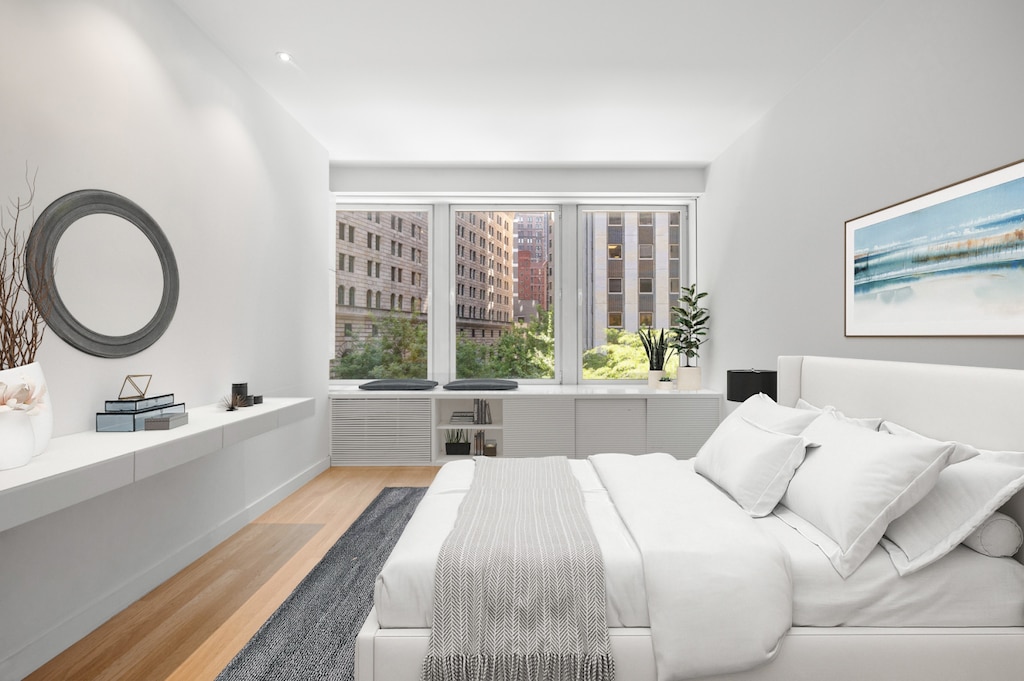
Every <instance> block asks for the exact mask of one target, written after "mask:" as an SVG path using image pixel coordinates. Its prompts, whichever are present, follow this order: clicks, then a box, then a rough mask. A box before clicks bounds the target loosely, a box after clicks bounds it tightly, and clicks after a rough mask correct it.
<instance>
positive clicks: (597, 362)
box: [580, 207, 688, 380]
mask: <svg viewBox="0 0 1024 681" xmlns="http://www.w3.org/2000/svg"><path fill="white" fill-rule="evenodd" d="M580 217H581V228H582V230H581V233H582V234H583V235H584V238H585V246H584V249H583V251H584V261H585V267H584V270H585V271H584V277H583V288H584V291H585V292H586V293H585V296H584V310H583V322H582V324H583V328H582V330H581V332H582V333H581V336H582V339H583V343H582V346H583V347H582V351H583V355H582V357H581V362H582V370H581V378H583V379H584V380H593V379H641V378H644V377H645V376H646V375H647V366H648V365H647V356H646V355H645V354H644V349H643V345H642V344H641V342H640V338H639V336H637V331H638V330H639V329H641V328H645V327H652V328H654V329H665V330H666V332H667V330H668V327H669V326H671V324H672V321H671V307H672V306H673V305H675V304H676V303H677V301H678V298H679V282H680V281H681V280H684V279H685V278H686V277H685V273H686V262H685V261H684V260H683V259H682V257H681V256H682V254H683V253H684V252H685V244H686V233H687V232H686V226H687V219H688V210H687V208H685V207H682V208H672V209H663V210H643V211H638V210H621V211H620V210H596V209H588V208H583V209H582V210H581V211H580ZM669 365H670V366H669V367H667V368H668V369H669V374H670V375H674V373H675V366H676V362H674V361H673V362H670V363H669Z"/></svg>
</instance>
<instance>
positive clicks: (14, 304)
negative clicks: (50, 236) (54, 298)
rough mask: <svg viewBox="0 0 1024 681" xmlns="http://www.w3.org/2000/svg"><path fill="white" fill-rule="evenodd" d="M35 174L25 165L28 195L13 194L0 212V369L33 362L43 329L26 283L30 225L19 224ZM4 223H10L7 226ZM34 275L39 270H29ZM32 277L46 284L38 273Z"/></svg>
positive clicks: (39, 311) (26, 209)
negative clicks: (26, 255) (26, 226)
mask: <svg viewBox="0 0 1024 681" xmlns="http://www.w3.org/2000/svg"><path fill="white" fill-rule="evenodd" d="M37 174H38V171H37V172H36V173H33V174H32V175H31V176H30V175H29V172H28V167H27V166H26V168H25V184H26V185H27V187H28V197H27V198H24V199H23V198H22V197H21V196H15V197H14V198H12V199H9V200H8V205H7V206H6V207H5V209H4V210H3V211H0V369H10V368H12V367H16V366H22V365H24V364H30V363H31V362H34V361H35V357H36V353H37V352H38V351H39V346H40V344H41V343H42V341H43V333H44V332H45V330H46V322H45V319H44V316H43V312H44V311H43V310H42V309H41V308H40V306H39V304H38V303H37V302H36V300H35V298H34V297H33V296H32V292H31V290H30V289H29V284H28V270H29V267H31V264H30V263H29V262H28V261H27V260H26V258H25V251H26V246H27V243H28V233H29V231H30V230H31V225H30V226H29V228H28V229H24V228H23V226H22V225H21V224H20V223H21V222H22V221H23V218H24V217H25V216H26V214H29V211H30V209H31V207H32V202H33V201H34V200H35V195H36V175H37ZM5 217H6V219H5ZM29 217H31V215H29ZM7 223H10V225H11V226H10V227H7ZM36 274H42V273H41V272H38V273H37V272H33V275H36ZM33 278H34V279H35V280H36V281H38V282H40V283H42V284H43V285H44V286H45V285H46V282H44V280H43V278H42V277H41V276H39V277H35V276H34V277H33Z"/></svg>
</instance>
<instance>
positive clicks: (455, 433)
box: [444, 428, 469, 444]
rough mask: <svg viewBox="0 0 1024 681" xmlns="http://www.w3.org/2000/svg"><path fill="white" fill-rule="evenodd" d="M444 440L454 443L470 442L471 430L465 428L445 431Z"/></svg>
mask: <svg viewBox="0 0 1024 681" xmlns="http://www.w3.org/2000/svg"><path fill="white" fill-rule="evenodd" d="M444 441H445V442H448V443H452V444H457V443H460V442H469V431H468V430H466V429H464V428H456V429H454V430H446V431H444Z"/></svg>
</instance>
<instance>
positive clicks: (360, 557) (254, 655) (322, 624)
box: [217, 487, 426, 681]
mask: <svg viewBox="0 0 1024 681" xmlns="http://www.w3.org/2000/svg"><path fill="white" fill-rule="evenodd" d="M424 492H426V488H425V487H385V488H384V490H383V491H382V492H381V493H380V494H379V495H378V496H377V498H376V499H374V500H373V501H372V502H370V505H369V506H367V507H366V510H365V511H363V513H362V515H360V516H359V517H358V518H357V519H356V521H355V522H354V523H352V526H351V527H350V528H349V529H348V531H346V532H345V534H343V535H342V536H341V538H340V539H338V541H337V543H336V544H335V545H334V546H332V547H331V549H330V550H329V551H328V552H327V555H325V556H324V557H323V559H322V560H321V561H320V562H319V563H318V564H317V565H316V567H314V568H313V569H312V570H311V571H310V573H309V574H308V575H306V576H305V578H303V580H302V582H300V583H299V585H298V586H297V587H295V591H293V592H292V593H291V595H290V596H288V598H287V599H286V600H285V602H284V603H282V604H281V607H280V608H278V609H277V611H276V612H275V613H274V614H273V615H271V616H270V619H268V620H267V621H266V622H265V623H264V624H263V626H262V627H260V630H259V631H257V632H256V634H255V635H254V636H253V637H252V639H250V640H249V642H248V643H246V644H245V647H244V648H242V650H241V651H240V652H239V653H238V655H236V656H235V659H234V660H232V661H231V663H230V664H228V666H227V667H225V668H224V671H222V672H221V673H220V674H219V675H218V676H217V681H287V680H292V681H321V680H323V681H352V679H353V677H354V675H355V642H356V634H357V633H359V629H360V628H361V627H362V626H363V622H364V621H365V620H366V616H367V615H368V614H369V612H370V608H371V607H372V606H373V584H374V581H375V580H376V578H377V574H378V573H379V572H380V569H381V567H382V566H383V565H384V561H385V560H386V559H387V557H388V556H389V555H390V554H391V549H393V548H394V546H395V542H397V541H398V537H399V535H401V534H402V530H403V529H404V528H405V525H406V523H407V522H409V518H410V517H411V516H412V512H413V511H414V510H416V506H417V504H419V502H420V499H421V498H423V494H424Z"/></svg>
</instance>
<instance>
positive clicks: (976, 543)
mask: <svg viewBox="0 0 1024 681" xmlns="http://www.w3.org/2000/svg"><path fill="white" fill-rule="evenodd" d="M963 544H964V546H968V547H970V548H972V549H974V550H975V551H977V552H978V553H980V554H982V555H984V556H991V557H992V558H1007V557H1009V556H1012V555H1014V554H1015V553H1017V551H1019V550H1020V547H1021V544H1024V532H1022V531H1021V529H1020V525H1019V524H1018V523H1017V521H1016V520H1014V519H1013V518H1011V517H1010V516H1008V515H1005V514H1003V513H1000V512H999V511H996V512H995V513H993V514H992V515H991V516H989V518H988V519H987V520H986V521H985V522H983V523H982V524H981V527H979V528H978V529H976V530H975V531H974V532H971V533H970V534H969V535H967V538H966V539H964V541H963Z"/></svg>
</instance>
